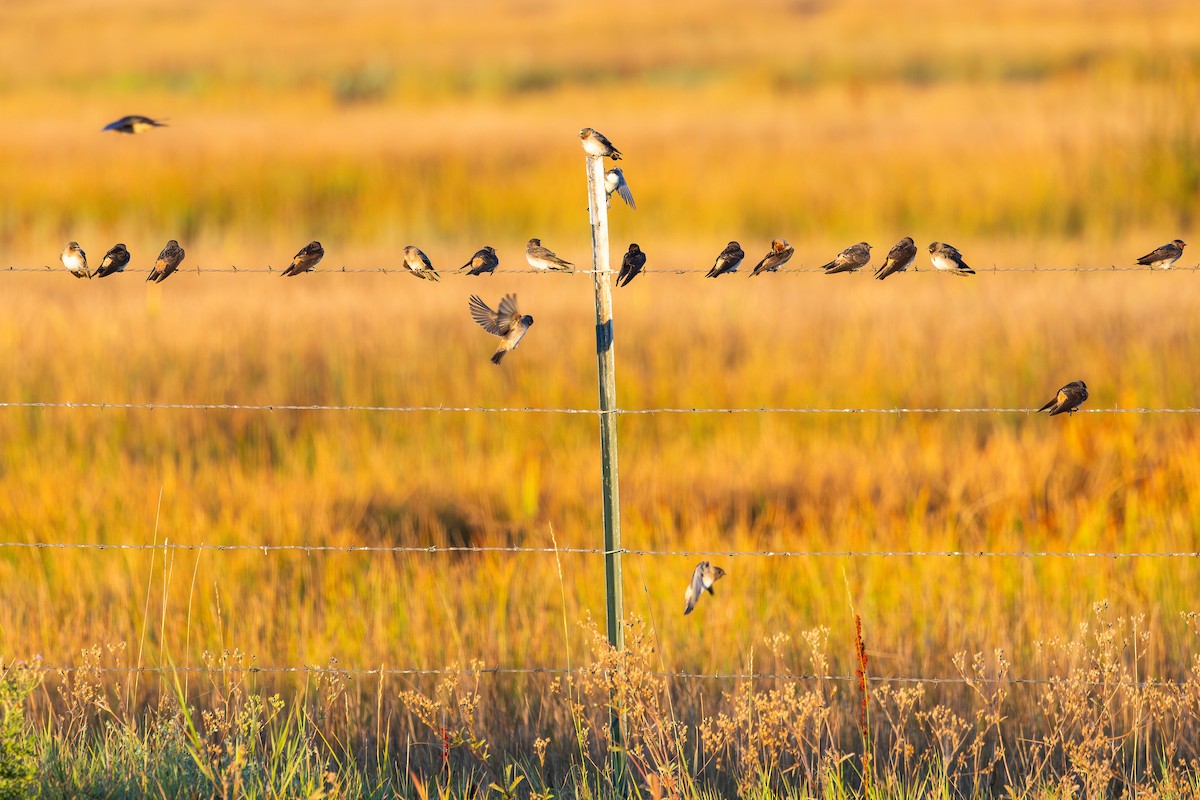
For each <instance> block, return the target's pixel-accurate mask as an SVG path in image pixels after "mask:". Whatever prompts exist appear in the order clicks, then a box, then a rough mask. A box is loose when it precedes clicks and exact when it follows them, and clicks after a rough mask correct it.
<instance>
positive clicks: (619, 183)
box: [604, 167, 637, 211]
mask: <svg viewBox="0 0 1200 800" xmlns="http://www.w3.org/2000/svg"><path fill="white" fill-rule="evenodd" d="M604 192H605V194H606V195H607V200H608V205H609V206H610V207H611V206H612V196H613V192H616V193H617V194H618V195H619V196H620V198H621V199H622V200H624V201H625V205H627V206H629V207H630V208H632V209H633V210H634V211H637V203H635V202H633V192H631V191H629V184H628V183H627V182H626V180H625V173H624V172H622V171H621V168H620V167H613V168H612V169H610V170H609V171H608V172H606V173H604Z"/></svg>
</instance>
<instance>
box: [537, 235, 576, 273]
mask: <svg viewBox="0 0 1200 800" xmlns="http://www.w3.org/2000/svg"><path fill="white" fill-rule="evenodd" d="M525 260H526V261H528V262H529V266H531V267H533V268H534V269H542V270H546V269H557V270H563V271H564V272H570V271H571V270H572V268H574V266H575V265H574V264H572V263H571V262H570V261H565V260H563V259H561V258H559V257H558V256H556V255H555V254H554V251H553V250H551V249H550V248H548V247H542V240H541V239H530V240H529V244H527V245H525Z"/></svg>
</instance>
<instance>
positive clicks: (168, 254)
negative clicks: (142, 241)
mask: <svg viewBox="0 0 1200 800" xmlns="http://www.w3.org/2000/svg"><path fill="white" fill-rule="evenodd" d="M184 255H185V253H184V252H183V248H182V247H180V246H179V242H177V241H175V240H174V239H172V240H171V241H169V242H167V246H166V247H164V248H163V249H162V252H160V253H159V254H158V260H157V261H155V262H154V269H152V270H150V274H149V275H148V276H146V280H147V281H154V282H155V283H162V282H163V281H165V280H166V279H167V278H168V277H170V275H171V273H172V272H174V271H175V270H177V269H179V265H180V264H181V263H183V257H184Z"/></svg>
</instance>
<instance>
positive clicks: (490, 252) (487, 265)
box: [458, 245, 500, 275]
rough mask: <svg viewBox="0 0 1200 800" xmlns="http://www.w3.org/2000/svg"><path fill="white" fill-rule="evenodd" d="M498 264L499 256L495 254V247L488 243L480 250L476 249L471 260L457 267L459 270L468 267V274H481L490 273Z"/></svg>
mask: <svg viewBox="0 0 1200 800" xmlns="http://www.w3.org/2000/svg"><path fill="white" fill-rule="evenodd" d="M498 266H500V258H499V257H498V256H497V255H496V248H494V247H492V246H491V245H488V246H486V247H484V248H483V249H482V250H476V251H475V255H473V256H471V260H470V261H468V262H467V263H465V264H463V265H462V266H461V267H459V268H458V269H459V271H460V272H461V271H462V270H464V269H467V268H468V267H469V268H470V270H471V271H470V272H468V273H467V274H468V275H482V274H484V273H485V272H486V273H487V274H488V275H491V274H492V273H493V272H495V271H496V267H498Z"/></svg>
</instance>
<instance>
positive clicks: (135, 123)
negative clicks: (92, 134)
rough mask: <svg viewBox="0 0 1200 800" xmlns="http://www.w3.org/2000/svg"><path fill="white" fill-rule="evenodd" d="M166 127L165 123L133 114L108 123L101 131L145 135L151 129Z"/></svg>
mask: <svg viewBox="0 0 1200 800" xmlns="http://www.w3.org/2000/svg"><path fill="white" fill-rule="evenodd" d="M165 127H167V123H165V122H159V121H158V120H156V119H150V118H149V117H143V116H141V115H140V114H131V115H130V116H128V117H121V118H120V119H119V120H117V121H116V122H110V123H108V124H107V125H105V126H104V127H103V128H102V129H101V130H106V131H116V132H117V133H145V132H146V131H148V130H150V129H151V128H165Z"/></svg>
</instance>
